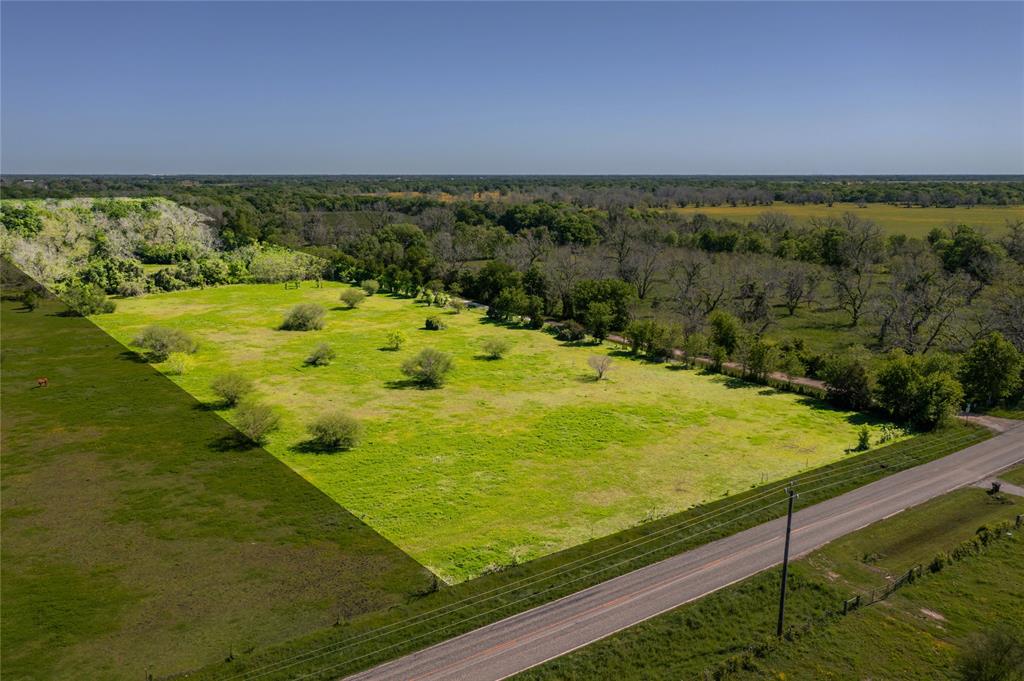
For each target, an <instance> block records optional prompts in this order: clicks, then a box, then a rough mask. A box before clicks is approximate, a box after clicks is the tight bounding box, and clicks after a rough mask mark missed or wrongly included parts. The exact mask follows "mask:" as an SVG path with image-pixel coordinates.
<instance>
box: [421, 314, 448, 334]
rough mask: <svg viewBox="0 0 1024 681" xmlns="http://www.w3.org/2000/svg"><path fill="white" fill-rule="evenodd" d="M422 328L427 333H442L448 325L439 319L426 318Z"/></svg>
mask: <svg viewBox="0 0 1024 681" xmlns="http://www.w3.org/2000/svg"><path fill="white" fill-rule="evenodd" d="M423 328H425V329H426V330H428V331H443V330H445V329H447V328H448V325H447V324H445V323H444V320H443V319H441V318H440V317H427V321H426V322H425V323H424V324H423Z"/></svg>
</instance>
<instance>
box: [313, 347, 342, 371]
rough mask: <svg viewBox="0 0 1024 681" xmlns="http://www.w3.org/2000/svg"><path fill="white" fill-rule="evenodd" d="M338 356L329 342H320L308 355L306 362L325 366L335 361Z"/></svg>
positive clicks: (316, 365) (314, 365)
mask: <svg viewBox="0 0 1024 681" xmlns="http://www.w3.org/2000/svg"><path fill="white" fill-rule="evenodd" d="M337 356H338V353H337V352H335V350H334V348H332V347H331V346H330V345H328V344H327V343H320V344H319V345H317V346H316V347H315V348H313V351H312V352H310V353H309V356H308V357H306V361H305V364H306V366H311V367H325V366H327V365H328V364H330V363H331V362H333V361H334V358H335V357H337Z"/></svg>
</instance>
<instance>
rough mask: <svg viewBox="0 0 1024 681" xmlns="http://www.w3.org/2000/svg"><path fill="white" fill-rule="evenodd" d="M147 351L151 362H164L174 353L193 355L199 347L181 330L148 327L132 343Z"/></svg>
mask: <svg viewBox="0 0 1024 681" xmlns="http://www.w3.org/2000/svg"><path fill="white" fill-rule="evenodd" d="M132 344H133V345H136V346H138V347H140V348H142V349H144V350H145V351H146V354H147V355H148V356H149V359H150V361H153V362H163V361H165V360H166V359H167V358H168V357H169V356H170V354H171V353H172V352H184V353H188V354H192V353H193V352H195V351H196V348H197V347H198V346H197V345H196V342H195V341H194V340H192V337H191V336H189V335H188V334H187V333H185V332H184V331H182V330H181V329H171V328H168V327H166V326H156V325H152V326H147V327H146V328H144V329H143V330H142V331H141V332H140V333H139V335H138V336H136V337H135V340H133V341H132Z"/></svg>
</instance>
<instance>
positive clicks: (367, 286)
mask: <svg viewBox="0 0 1024 681" xmlns="http://www.w3.org/2000/svg"><path fill="white" fill-rule="evenodd" d="M359 286H360V287H361V288H362V289H363V290H364V291H366V295H368V296H372V295H373V294H374V293H376V292H377V291H379V290H380V282H378V281H377V280H376V279H364V280H363V282H362V283H361V284H359Z"/></svg>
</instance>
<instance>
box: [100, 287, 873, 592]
mask: <svg viewBox="0 0 1024 681" xmlns="http://www.w3.org/2000/svg"><path fill="white" fill-rule="evenodd" d="M343 288H344V287H343V286H342V285H337V284H325V285H324V286H323V288H316V287H314V286H313V285H312V284H309V283H307V284H303V286H302V287H301V288H299V289H285V288H284V287H283V286H281V285H237V286H224V287H218V288H210V289H205V290H190V291H182V292H177V293H168V294H159V295H150V296H146V297H143V298H136V299H126V300H121V301H119V303H118V310H117V312H116V313H114V314H112V315H103V316H99V317H96V318H95V321H96V323H97V324H100V325H101V326H102V327H103V328H104V329H106V330H107V331H108V332H109V333H111V334H112V335H113V336H114V337H115V338H117V339H119V340H120V341H121V342H123V343H125V344H129V343H130V342H131V340H132V338H133V337H134V336H135V335H136V334H137V333H138V332H139V331H140V330H141V329H143V328H144V327H146V326H147V325H149V324H160V325H164V326H168V327H174V328H178V329H182V330H184V331H186V332H188V333H189V334H191V335H192V336H193V337H194V338H195V340H197V341H198V342H199V350H198V352H197V353H196V354H195V355H194V357H193V359H194V366H193V367H192V368H191V369H190V370H189V371H188V372H186V373H185V374H184V375H180V376H174V377H173V380H174V381H176V382H177V383H178V384H179V385H181V386H182V387H184V388H185V389H186V390H188V391H189V392H190V393H192V394H194V395H195V396H196V397H197V398H198V399H199V400H200V401H202V402H204V403H207V404H209V405H211V406H212V405H215V404H216V402H217V400H216V398H215V396H214V394H213V392H212V391H211V389H210V382H211V380H212V379H213V378H214V377H215V376H217V375H219V374H221V373H224V372H227V371H237V372H240V373H242V374H244V375H245V376H247V377H249V378H251V379H252V380H253V381H254V382H255V383H256V386H257V392H258V394H259V395H260V398H261V399H262V400H263V401H265V402H267V403H269V404H271V405H273V406H275V407H276V408H277V409H278V410H279V413H280V414H281V416H282V424H281V428H280V430H279V431H277V432H275V433H274V434H272V435H271V437H270V439H269V441H268V442H267V445H266V448H267V449H268V450H269V451H270V452H272V453H273V454H275V455H276V456H278V457H279V458H280V459H282V460H283V461H285V462H286V463H287V464H288V465H289V466H291V467H292V468H294V469H295V470H297V471H298V472H299V473H300V474H301V475H302V476H303V477H305V478H306V479H307V480H309V481H310V482H312V483H313V484H315V485H316V486H317V487H319V488H320V489H322V490H324V491H325V492H326V493H327V494H328V495H329V496H331V497H332V498H333V499H335V500H336V501H337V502H338V503H340V504H341V505H343V506H344V507H345V508H347V509H349V510H350V511H352V512H353V513H355V514H356V515H357V516H358V517H360V518H361V519H363V520H365V521H366V522H367V523H368V524H369V525H370V526H371V527H373V528H374V529H376V530H377V531H379V532H380V533H381V534H383V535H384V536H385V537H386V538H388V539H390V540H391V541H393V542H394V543H395V544H397V545H398V546H399V547H401V548H402V549H404V550H405V551H407V552H408V553H409V554H411V555H412V556H413V557H415V558H416V559H418V560H419V561H421V562H422V563H423V564H424V565H426V566H428V567H429V568H431V569H432V570H433V571H435V573H436V574H438V575H440V576H441V577H443V578H444V579H446V580H448V581H453V582H454V581H460V580H463V579H466V578H470V577H473V576H475V575H478V574H481V573H482V572H484V571H486V570H487V569H489V568H492V567H496V566H501V565H507V564H510V563H515V562H519V561H524V560H528V559H530V558H533V557H536V556H539V555H543V554H547V553H550V552H554V551H557V550H559V549H562V548H566V547H568V546H572V545H575V544H578V543H581V542H584V541H587V540H588V539H591V538H594V537H599V536H604V535H607V534H610V533H613V532H615V531H617V530H620V529H622V528H625V527H628V526H632V525H635V524H637V523H639V522H642V521H643V520H645V519H648V518H652V517H658V516H661V515H664V514H668V513H671V512H674V511H678V510H681V509H685V508H688V507H689V506H691V505H693V504H698V503H701V502H704V501H709V500H713V499H716V498H719V497H722V496H724V495H728V494H730V493H735V492H739V491H742V490H745V489H748V488H750V487H751V486H753V485H756V484H759V483H761V482H764V481H769V480H776V479H780V478H784V477H786V476H789V475H792V474H794V473H796V472H798V471H802V470H805V469H807V468H811V467H816V466H820V465H822V464H825V463H828V462H832V461H835V460H837V459H840V458H842V457H844V456H846V454H845V450H847V449H848V448H851V447H853V446H854V445H855V444H856V443H857V432H858V430H859V428H860V427H861V425H863V424H869V425H870V427H871V428H872V429H874V430H876V431H877V430H878V428H879V424H877V423H873V422H871V420H870V419H869V418H868V417H865V416H863V415H860V414H855V413H849V412H843V411H837V410H834V409H830V408H828V407H827V406H826V405H824V404H823V403H820V402H817V401H815V400H812V399H810V398H807V397H802V396H799V395H795V394H789V393H780V392H777V391H774V390H771V389H768V388H765V387H764V386H758V385H751V384H746V383H743V382H741V381H737V380H735V379H729V378H726V377H722V376H709V375H703V374H700V373H697V372H695V371H691V370H680V369H678V368H670V367H669V366H668V365H662V364H647V363H643V362H640V361H637V360H634V359H631V358H628V357H626V356H623V353H621V352H620V351H618V350H616V349H615V348H612V347H607V346H570V345H566V344H562V343H560V342H558V341H557V340H555V339H554V338H552V337H551V336H550V335H548V334H545V333H542V332H538V331H532V330H526V329H519V328H508V327H505V326H500V325H495V324H492V323H489V322H487V321H486V320H485V318H484V317H483V315H482V314H481V313H480V312H478V311H477V312H472V311H467V312H463V313H461V314H454V313H452V312H448V311H439V310H438V309H437V308H427V307H425V306H423V305H421V304H418V303H414V302H412V301H410V300H406V299H397V298H391V297H387V296H383V295H380V294H378V295H376V296H372V297H370V298H368V299H367V300H366V301H365V302H364V303H363V304H362V305H360V306H359V307H357V308H356V309H345V308H343V306H342V305H341V304H340V303H339V302H338V297H339V293H340V291H341V290H342V289H343ZM300 302H314V303H319V304H320V305H323V306H324V307H325V308H327V310H328V312H327V316H326V325H325V327H324V328H323V329H322V330H319V331H283V330H279V329H278V326H279V325H280V323H281V321H282V318H283V316H284V315H285V313H286V312H287V311H288V309H289V308H290V307H291V306H292V305H294V304H297V303H300ZM435 314H439V315H440V316H441V317H442V318H443V319H444V320H445V321H446V322H447V324H448V328H447V329H445V330H442V331H427V330H425V329H424V328H423V325H424V320H425V318H426V317H427V316H428V315H435ZM392 330H400V331H403V332H404V333H405V334H406V335H407V336H408V338H409V340H408V342H407V344H406V345H405V346H404V347H403V348H402V349H401V350H399V351H389V350H385V349H382V348H383V346H384V344H385V337H386V335H387V333H388V332H389V331H392ZM490 337H501V338H504V339H506V340H508V341H509V342H510V343H511V345H512V349H511V350H510V351H509V353H508V354H507V356H506V357H505V358H504V359H499V360H491V359H486V358H485V356H484V353H483V351H482V349H481V346H482V344H483V341H484V340H485V339H487V338H490ZM320 343H328V344H329V345H331V346H332V347H333V348H334V350H335V351H336V352H337V358H336V359H335V360H334V361H333V363H332V364H330V365H329V366H325V367H308V366H304V359H305V358H306V357H307V356H308V355H309V353H310V351H311V350H312V349H313V348H314V347H315V346H316V345H318V344H320ZM425 347H433V348H437V349H439V350H442V351H444V352H447V353H450V354H451V355H452V356H453V357H454V360H455V369H454V371H453V373H452V375H451V377H450V380H449V381H448V383H447V384H446V385H445V386H444V387H442V388H439V389H429V390H424V389H419V388H416V387H413V386H411V385H410V384H409V383H408V382H407V381H406V380H405V377H404V376H403V375H402V373H401V372H400V365H401V363H402V361H403V360H404V359H406V358H407V357H409V356H411V355H413V354H415V353H416V352H418V351H419V350H421V349H423V348H425ZM593 354H606V355H607V354H610V355H612V356H613V361H614V365H613V369H612V371H611V372H610V375H609V378H608V379H607V380H603V381H595V380H594V379H593V372H592V371H591V370H590V369H589V368H588V365H587V362H588V358H589V357H590V356H591V355H593ZM331 409H342V410H344V411H346V412H348V413H350V414H351V415H353V416H355V417H356V418H358V419H359V420H360V421H361V422H362V423H363V424H364V426H365V434H364V436H363V438H362V441H361V442H360V443H359V444H358V446H356V447H355V448H354V449H352V450H350V451H343V452H337V453H330V454H327V453H320V452H311V451H309V449H308V447H306V446H304V442H305V441H306V440H307V439H308V435H307V432H306V427H307V425H308V423H309V422H310V421H312V420H313V419H314V418H316V417H317V416H318V415H319V414H321V413H323V412H325V411H328V410H331ZM221 413H222V414H223V415H224V416H225V417H226V418H227V419H228V420H231V419H232V418H233V411H232V410H228V409H225V410H223V411H222V412H221ZM876 434H877V433H876Z"/></svg>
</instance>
